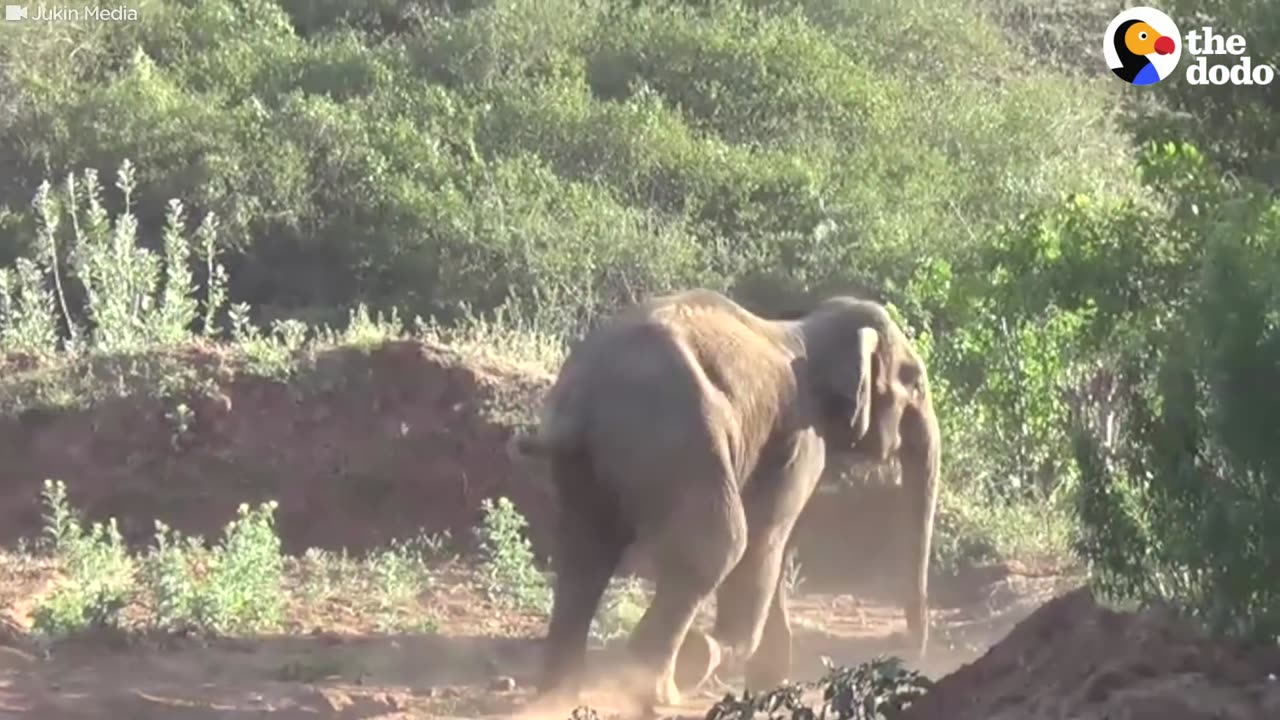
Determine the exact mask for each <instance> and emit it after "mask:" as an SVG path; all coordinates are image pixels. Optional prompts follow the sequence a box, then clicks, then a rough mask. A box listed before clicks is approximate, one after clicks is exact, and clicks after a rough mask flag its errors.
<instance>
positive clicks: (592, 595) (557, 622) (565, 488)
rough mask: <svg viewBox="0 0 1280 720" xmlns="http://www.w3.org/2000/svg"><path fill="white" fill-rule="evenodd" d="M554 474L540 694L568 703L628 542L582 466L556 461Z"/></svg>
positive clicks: (613, 506) (611, 506)
mask: <svg viewBox="0 0 1280 720" xmlns="http://www.w3.org/2000/svg"><path fill="white" fill-rule="evenodd" d="M552 470H553V472H554V473H555V474H556V479H557V484H558V485H559V486H560V488H561V491H560V496H561V500H560V517H559V527H558V528H557V534H556V544H555V555H554V556H553V558H552V563H553V569H554V570H555V585H554V596H553V601H552V609H551V622H550V628H549V631H548V633H547V641H546V650H545V652H546V655H545V659H544V666H543V677H542V682H541V688H540V689H541V694H542V696H543V700H544V702H548V703H553V702H556V701H559V702H567V703H570V704H572V703H576V701H577V699H578V694H579V692H580V691H581V686H582V679H583V677H582V676H583V671H584V667H585V662H586V648H587V636H588V633H589V631H590V629H591V620H592V618H593V617H594V616H595V613H596V608H597V606H598V605H599V604H600V598H601V596H603V594H604V591H605V588H606V587H607V586H608V584H609V579H610V578H611V577H613V573H614V570H615V569H616V568H617V565H618V562H619V561H620V560H621V557H622V552H623V550H624V549H625V547H626V546H627V544H629V543H630V540H631V538H630V537H629V536H628V530H627V527H626V525H625V524H623V523H622V522H621V520H620V518H619V514H618V511H617V502H616V500H615V499H614V498H612V497H607V496H605V495H604V494H603V493H602V492H601V491H600V490H599V486H598V485H597V484H596V483H594V482H590V477H589V473H590V468H589V467H588V465H587V463H586V462H585V461H579V460H572V459H557V460H556V461H555V462H554V463H553V468H552Z"/></svg>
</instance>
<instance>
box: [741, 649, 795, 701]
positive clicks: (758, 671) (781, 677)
mask: <svg viewBox="0 0 1280 720" xmlns="http://www.w3.org/2000/svg"><path fill="white" fill-rule="evenodd" d="M789 666H790V662H789V661H788V659H786V658H780V657H776V656H767V657H766V656H764V655H763V654H761V653H756V654H755V655H754V656H752V658H751V659H750V660H749V661H747V669H746V677H745V678H744V680H745V682H746V686H747V689H748V690H750V691H752V692H768V691H770V690H773V689H774V688H777V687H781V686H782V685H783V684H784V683H786V682H787V675H788V673H789V671H790V667H789Z"/></svg>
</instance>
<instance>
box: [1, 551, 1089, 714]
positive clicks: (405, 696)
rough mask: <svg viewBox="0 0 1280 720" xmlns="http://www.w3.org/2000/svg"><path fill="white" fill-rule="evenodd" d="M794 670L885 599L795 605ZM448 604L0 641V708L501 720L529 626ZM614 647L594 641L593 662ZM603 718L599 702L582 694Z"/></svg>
mask: <svg viewBox="0 0 1280 720" xmlns="http://www.w3.org/2000/svg"><path fill="white" fill-rule="evenodd" d="M1070 586H1071V581H1069V580H1060V579H1053V578H1025V577H1020V576H1011V577H1006V578H1003V579H1001V580H998V581H996V582H994V583H992V584H990V585H988V586H985V587H983V588H980V589H975V591H974V592H973V593H971V598H970V602H969V603H968V604H967V605H966V606H965V607H962V608H952V609H942V610H938V611H936V612H935V615H934V624H935V631H934V632H935V634H934V647H933V649H932V650H931V656H930V658H929V661H928V663H927V664H926V666H925V667H923V668H922V669H923V670H925V672H926V674H928V675H930V676H931V677H935V678H936V677H939V676H941V675H942V674H945V673H947V672H950V671H952V670H954V669H955V668H957V667H958V666H960V665H961V664H962V663H964V662H967V661H970V660H972V659H973V658H975V657H977V656H978V655H979V654H980V653H981V652H983V651H984V650H985V649H986V648H987V647H988V646H989V645H990V644H991V643H993V642H995V641H997V640H999V639H1000V637H1002V636H1003V635H1004V634H1005V633H1007V631H1008V630H1009V629H1010V628H1011V627H1012V626H1013V625H1014V624H1015V623H1016V622H1018V621H1019V620H1021V619H1022V618H1023V617H1025V616H1026V615H1027V614H1028V613H1029V612H1030V611H1031V610H1033V609H1034V608H1035V607H1036V606H1037V605H1039V604H1040V603H1042V602H1043V601H1044V600H1046V599H1047V598H1049V597H1051V596H1053V595H1056V594H1060V593H1061V592H1063V591H1065V590H1066V589H1068V588H1069V587H1070ZM794 608H795V609H794V614H793V617H794V618H795V623H794V624H795V631H796V653H795V656H796V660H797V663H798V665H799V666H798V667H797V668H796V673H795V675H796V677H797V678H800V679H811V678H817V677H818V676H820V675H821V671H822V665H821V658H822V657H823V656H827V657H829V658H831V659H832V660H833V661H835V662H836V663H844V664H852V663H856V662H859V661H862V660H866V659H870V658H871V657H874V656H875V655H877V654H879V653H887V652H892V651H893V649H894V646H895V642H896V641H897V636H898V635H900V634H901V633H902V631H903V630H904V624H903V621H902V616H901V612H900V611H898V610H897V609H895V608H891V607H885V606H882V605H876V604H872V603H868V602H863V601H859V600H857V599H855V598H852V597H850V596H847V595H816V594H810V595H801V596H800V597H798V598H796V599H795V602H794ZM506 625H507V628H506V629H505V630H502V631H499V633H497V634H500V635H505V636H495V635H494V634H490V635H485V634H482V633H483V631H484V630H485V629H488V628H492V627H493V626H494V623H493V618H492V617H474V616H470V615H468V612H467V604H466V602H465V600H461V601H460V604H459V605H458V606H457V607H455V608H454V609H453V611H452V612H451V613H448V617H447V618H446V621H445V623H444V625H443V626H442V629H441V632H440V634H438V635H423V636H384V637H372V636H350V635H339V634H329V633H317V634H313V635H309V636H293V637H288V636H285V637H262V638H252V639H231V640H222V641H217V642H213V643H208V644H205V643H198V642H196V641H193V640H175V641H169V642H166V643H150V642H148V643H138V644H133V645H130V646H122V645H120V644H118V643H117V644H115V645H113V644H112V643H109V642H105V641H101V640H97V641H84V642H80V643H77V644H74V645H66V646H61V647H58V648H56V649H55V650H54V651H53V652H51V653H46V652H44V651H42V650H40V649H38V648H33V647H31V646H30V643H26V642H23V641H21V639H19V640H18V641H15V642H9V643H0V644H3V645H6V646H5V647H3V648H0V716H3V717H13V718H32V719H35V718H40V719H41V720H64V719H65V720H72V719H75V720H90V719H93V720H152V719H157V720H158V719H160V718H164V719H165V720H169V719H174V720H205V719H212V718H227V719H229V720H241V719H245V720H247V719H248V718H263V719H266V720H293V719H294V718H297V719H298V720H302V719H303V718H306V719H308V720H312V719H317V718H350V719H353V720H354V719H356V718H359V719H360V720H365V719H369V720H373V719H375V718H376V719H380V720H391V719H392V718H396V719H407V718H482V717H495V718H496V717H511V716H512V715H514V714H516V713H518V712H519V708H520V706H521V705H523V704H524V703H526V702H527V701H528V699H529V693H530V687H531V683H532V682H533V678H534V676H535V673H536V669H537V663H538V657H539V648H538V641H537V639H536V638H537V636H538V635H539V634H541V632H542V628H541V627H540V624H538V623H530V622H528V621H524V622H512V623H507V624H506ZM614 652H616V651H611V650H607V649H600V650H595V651H593V654H594V655H595V657H597V658H598V661H596V662H593V663H592V666H593V667H596V668H605V667H608V666H609V663H610V660H611V654H612V653H614ZM588 699H589V701H590V702H591V704H592V705H593V706H596V707H597V709H599V710H600V711H601V712H602V714H605V713H607V712H609V711H610V710H612V709H615V708H612V707H611V705H612V703H611V702H610V700H609V698H607V697H603V696H600V695H598V694H597V695H594V696H589V698H588ZM716 699H717V696H716V695H715V694H712V693H711V692H708V693H705V694H704V695H703V696H701V697H695V698H690V699H689V701H688V703H687V704H686V706H684V707H681V708H668V709H666V710H667V711H668V712H669V713H670V714H671V715H676V716H684V717H702V716H703V715H705V713H706V710H707V709H708V708H709V707H710V705H711V704H712V703H713V702H714V701H715V700H716Z"/></svg>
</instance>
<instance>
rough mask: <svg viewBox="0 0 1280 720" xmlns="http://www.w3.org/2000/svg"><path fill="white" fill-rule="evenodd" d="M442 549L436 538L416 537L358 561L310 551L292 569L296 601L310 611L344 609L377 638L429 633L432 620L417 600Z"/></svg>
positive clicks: (432, 629) (433, 628) (427, 585)
mask: <svg viewBox="0 0 1280 720" xmlns="http://www.w3.org/2000/svg"><path fill="white" fill-rule="evenodd" d="M444 543H445V541H444V540H443V539H442V538H441V536H438V535H421V536H419V537H416V538H413V539H411V540H397V541H394V542H392V543H391V545H390V546H389V547H386V548H382V549H379V550H374V551H372V552H370V553H368V554H366V555H365V556H364V557H362V558H353V557H351V556H349V555H348V554H347V553H346V552H341V553H334V552H328V551H325V550H320V549H317V548H311V549H309V550H307V551H306V552H305V553H304V554H303V556H302V557H301V558H299V559H298V560H297V561H295V562H294V563H293V570H294V573H293V574H294V576H295V578H296V580H297V581H298V583H297V597H298V599H299V600H301V601H302V602H303V603H304V604H305V605H307V606H311V607H324V606H325V605H327V604H329V603H331V602H335V601H336V602H340V603H341V604H343V605H345V606H350V607H352V609H353V610H354V611H355V612H356V614H357V615H359V616H360V617H367V618H372V619H373V624H374V628H375V629H376V630H377V631H378V632H418V633H432V632H435V631H436V629H437V625H438V623H437V619H436V618H435V617H433V616H431V615H430V614H429V613H426V612H424V611H423V609H422V608H421V607H420V605H419V604H418V598H419V596H421V595H422V593H423V592H425V591H427V590H428V589H429V588H430V586H431V570H430V567H429V564H430V562H431V561H432V559H434V558H437V557H439V555H438V554H436V553H439V552H442V550H441V548H442V547H443V545H444Z"/></svg>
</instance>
